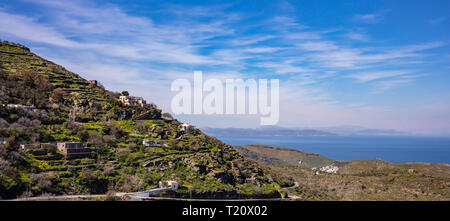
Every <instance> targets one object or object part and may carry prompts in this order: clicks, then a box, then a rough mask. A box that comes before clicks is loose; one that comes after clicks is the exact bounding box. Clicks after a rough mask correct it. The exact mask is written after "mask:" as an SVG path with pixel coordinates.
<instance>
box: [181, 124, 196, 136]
mask: <svg viewBox="0 0 450 221" xmlns="http://www.w3.org/2000/svg"><path fill="white" fill-rule="evenodd" d="M178 129H180V130H181V131H183V132H184V133H185V134H190V133H191V132H192V131H193V130H194V129H195V127H194V126H193V125H190V124H188V123H184V124H180V125H179V126H178Z"/></svg>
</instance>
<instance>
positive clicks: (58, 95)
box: [51, 88, 64, 103]
mask: <svg viewBox="0 0 450 221" xmlns="http://www.w3.org/2000/svg"><path fill="white" fill-rule="evenodd" d="M63 95H64V90H63V89H62V88H56V89H55V90H53V92H52V96H51V98H52V99H53V101H55V102H57V103H62V102H64V97H63Z"/></svg>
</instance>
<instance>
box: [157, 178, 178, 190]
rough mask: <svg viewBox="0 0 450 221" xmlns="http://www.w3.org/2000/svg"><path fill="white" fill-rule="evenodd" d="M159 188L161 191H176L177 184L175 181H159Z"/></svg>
mask: <svg viewBox="0 0 450 221" xmlns="http://www.w3.org/2000/svg"><path fill="white" fill-rule="evenodd" d="M159 188H161V189H167V188H170V189H171V190H173V191H175V190H177V189H178V182H177V181H173V180H171V181H159Z"/></svg>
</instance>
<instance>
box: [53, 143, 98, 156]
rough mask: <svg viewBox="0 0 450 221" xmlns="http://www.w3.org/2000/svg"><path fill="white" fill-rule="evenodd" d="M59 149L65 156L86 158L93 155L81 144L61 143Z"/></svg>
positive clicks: (58, 145)
mask: <svg viewBox="0 0 450 221" xmlns="http://www.w3.org/2000/svg"><path fill="white" fill-rule="evenodd" d="M57 148H58V150H59V151H61V152H62V153H63V154H64V155H65V156H84V155H88V154H90V153H91V150H90V149H89V148H86V147H84V146H83V143H81V142H59V143H58V144H57Z"/></svg>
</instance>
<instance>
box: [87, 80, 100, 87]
mask: <svg viewBox="0 0 450 221" xmlns="http://www.w3.org/2000/svg"><path fill="white" fill-rule="evenodd" d="M89 84H90V85H92V86H98V81H97V80H90V81H89Z"/></svg>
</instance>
